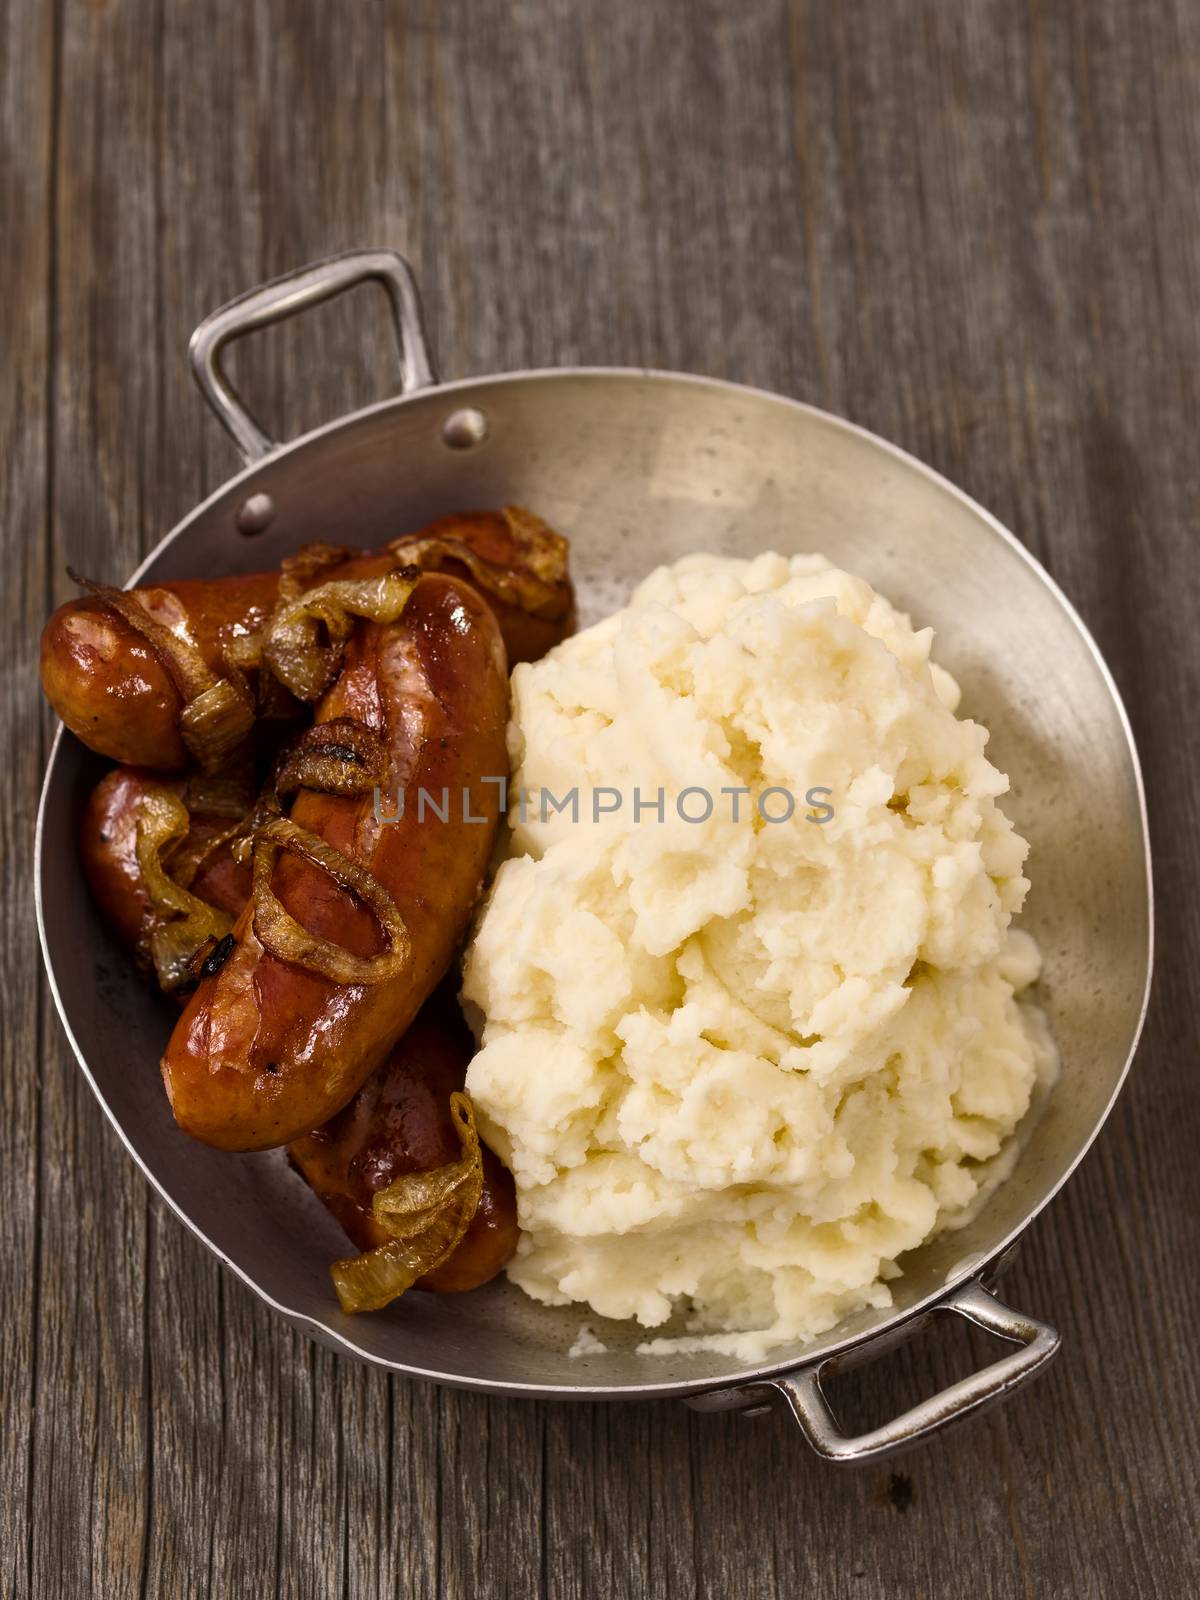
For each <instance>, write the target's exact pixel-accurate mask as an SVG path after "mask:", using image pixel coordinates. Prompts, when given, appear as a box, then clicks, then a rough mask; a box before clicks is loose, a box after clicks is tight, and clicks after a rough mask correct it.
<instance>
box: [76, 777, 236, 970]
mask: <svg viewBox="0 0 1200 1600" xmlns="http://www.w3.org/2000/svg"><path fill="white" fill-rule="evenodd" d="M151 785H153V786H155V787H166V788H170V789H172V790H174V792H175V793H176V794H180V795H181V794H182V793H183V791H184V787H185V784H184V780H183V779H182V778H176V779H174V780H169V779H168V780H165V781H164V779H163V776H162V774H161V773H157V772H144V771H141V770H140V769H139V768H137V767H115V768H114V769H113V771H112V772H109V773H107V774H106V775H105V776H104V777H103V778H101V780H100V782H99V783H98V784H97V785H96V787H95V788H94V789H93V790H92V793H91V795H90V796H89V798H88V802H87V805H86V806H85V807H84V811H83V817H82V818H81V820H80V824H79V853H80V858H81V860H82V862H83V874H84V877H85V878H86V879H87V883H88V887H89V889H90V890H91V891H92V897H93V899H94V900H95V902H96V904H97V905H98V906H99V908H100V911H101V912H102V914H103V915H104V917H105V919H106V921H107V922H108V923H109V924H110V925H111V927H112V928H113V930H114V932H115V933H116V935H117V937H118V938H119V939H120V940H121V941H122V942H123V943H124V944H127V945H129V946H130V947H131V948H133V949H138V948H139V947H140V946H141V945H142V944H143V941H144V940H145V937H146V935H147V934H148V933H149V931H150V924H151V920H152V907H151V904H150V898H149V895H148V894H147V892H146V885H145V882H144V881H143V878H142V871H141V867H140V866H139V865H138V859H137V825H138V815H139V811H140V809H141V802H142V798H143V796H144V795H145V793H146V791H147V789H148V788H149V787H150V786H151ZM227 826H228V821H227V819H224V818H221V817H210V816H203V815H195V816H193V818H192V825H191V831H190V832H189V834H188V838H187V843H188V845H189V846H191V845H199V844H202V843H203V842H204V841H205V840H207V839H211V838H213V837H214V836H215V835H216V834H217V833H219V832H222V831H223V830H224V829H225V828H227ZM190 888H191V892H192V893H193V894H194V895H196V896H197V898H198V899H200V900H207V901H208V903H209V904H210V905H214V906H216V907H218V909H219V910H221V911H227V912H229V913H230V915H231V916H237V915H238V913H239V912H240V911H241V910H242V908H243V907H244V906H245V904H246V901H247V900H248V899H249V897H250V869H249V865H248V864H242V865H239V864H238V863H237V862H236V861H235V860H234V858H233V855H232V853H231V851H230V850H229V849H228V848H223V849H217V850H214V851H213V853H212V855H211V856H209V857H208V858H207V859H206V860H203V861H202V862H201V865H200V867H199V868H198V870H197V872H196V876H195V878H194V879H193V880H192V883H191V885H190Z"/></svg>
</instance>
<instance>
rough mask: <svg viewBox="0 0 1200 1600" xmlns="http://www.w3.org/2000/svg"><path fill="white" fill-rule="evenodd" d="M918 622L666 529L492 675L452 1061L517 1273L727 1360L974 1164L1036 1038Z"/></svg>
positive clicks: (1028, 948) (970, 1181)
mask: <svg viewBox="0 0 1200 1600" xmlns="http://www.w3.org/2000/svg"><path fill="white" fill-rule="evenodd" d="M931 637H932V635H931V631H930V630H929V629H922V630H914V629H913V628H912V626H911V625H910V623H909V621H908V619H907V618H906V617H904V616H902V615H901V614H899V613H898V612H897V611H895V610H894V609H893V608H892V607H891V606H890V605H889V604H888V602H887V601H886V600H885V599H883V598H882V597H881V596H880V595H878V594H876V593H875V592H874V591H873V590H872V589H871V587H870V586H869V585H868V584H866V583H864V582H863V581H862V580H861V579H858V578H855V577H852V576H850V575H849V574H848V573H845V572H842V571H840V570H838V569H837V568H835V567H833V566H831V565H830V564H829V563H828V562H827V561H826V560H824V558H823V557H820V556H811V555H810V556H795V557H792V558H790V559H786V558H784V557H782V556H778V555H770V554H767V555H763V556H760V557H758V558H757V559H756V560H753V561H738V560H730V559H724V558H719V557H716V556H710V555H695V556H689V557H687V558H686V559H684V560H682V561H680V562H678V563H677V564H676V565H675V566H673V567H669V568H662V569H660V570H659V571H657V572H655V573H653V574H652V575H651V576H650V577H649V578H648V579H647V580H646V581H645V582H644V583H643V584H642V585H641V586H640V588H639V589H638V590H637V591H636V593H635V594H634V596H633V598H632V600H631V602H630V604H629V605H628V607H627V608H626V609H625V610H623V611H621V612H619V613H617V614H616V615H615V616H612V617H610V618H608V619H607V620H606V621H604V622H602V623H600V624H598V625H597V626H595V627H593V628H589V629H588V630H587V631H586V632H583V633H580V634H578V635H577V636H576V637H575V638H573V639H569V640H567V641H566V643H564V644H562V645H560V646H559V647H558V648H557V649H556V650H554V651H553V652H552V653H551V654H550V655H549V656H547V657H546V658H545V659H544V660H542V661H540V662H537V663H536V664H533V665H524V666H518V667H517V669H516V671H515V672H514V674H513V695H514V710H513V719H512V723H511V725H510V728H509V742H510V755H511V758H512V766H513V772H514V780H513V793H512V797H511V798H512V805H511V809H510V813H509V834H508V839H507V856H508V858H507V859H506V860H505V861H504V862H503V864H502V865H501V866H500V868H499V870H498V872H497V874H496V878H495V882H494V884H493V887H492V890H491V893H490V896H489V898H488V900H487V902H486V905H485V907H484V910H483V913H482V915H481V917H480V919H479V922H478V925H477V929H476V932H475V935H474V938H473V941H472V943H471V946H470V949H469V952H468V956H467V961H466V966H465V975H464V999H465V1001H466V1002H467V1004H468V1010H469V1011H471V1012H472V1013H473V1015H474V1016H475V1018H476V1021H477V1023H478V1024H479V1026H480V1028H481V1048H480V1050H479V1052H478V1054H477V1055H476V1057H475V1059H474V1061H473V1063H472V1065H471V1068H470V1072H469V1075H468V1079H467V1087H468V1089H469V1090H470V1093H471V1095H472V1097H473V1099H474V1102H475V1106H476V1108H477V1111H478V1114H479V1118H480V1124H481V1127H482V1129H483V1132H484V1134H485V1137H486V1138H487V1139H488V1142H489V1143H490V1144H491V1145H492V1147H493V1148H494V1149H495V1150H496V1151H497V1152H498V1153H499V1154H500V1156H501V1157H502V1159H503V1160H504V1161H506V1162H507V1164H508V1165H509V1166H510V1167H511V1169H512V1172H513V1175H514V1177H515V1179H516V1185H517V1197H518V1207H519V1218H520V1223H521V1227H522V1229H523V1234H522V1238H521V1243H520V1247H519V1250H518V1253H517V1255H516V1258H515V1259H514V1261H513V1263H512V1264H511V1266H510V1268H509V1274H510V1276H511V1277H512V1278H513V1279H514V1280H515V1281H516V1282H517V1283H518V1284H519V1285H520V1286H521V1287H522V1288H523V1289H525V1290H526V1291H527V1292H528V1293H529V1294H531V1295H533V1296H534V1297H535V1298H536V1299H538V1300H542V1301H546V1302H549V1303H552V1304H563V1303H566V1302H572V1301H579V1302H586V1303H587V1304H588V1305H590V1306H591V1307H592V1308H593V1310H594V1311H596V1312H597V1313H599V1314H600V1315H602V1316H605V1317H636V1318H637V1319H638V1321H639V1322H641V1323H642V1324H644V1325H646V1326H647V1327H655V1326H658V1325H661V1324H662V1323H663V1322H665V1321H666V1320H667V1319H668V1317H670V1316H671V1315H672V1314H673V1313H674V1312H676V1311H678V1310H680V1309H686V1311H687V1312H688V1316H689V1321H688V1326H689V1329H690V1330H691V1331H690V1332H689V1333H688V1334H687V1335H685V1336H683V1337H682V1338H673V1339H671V1340H670V1341H664V1340H656V1341H651V1342H650V1343H649V1344H648V1345H647V1346H646V1347H645V1348H648V1349H652V1350H653V1349H657V1348H660V1347H662V1346H664V1345H668V1344H669V1347H670V1348H671V1349H676V1350H677V1349H679V1348H681V1346H682V1347H683V1348H702V1349H709V1350H717V1351H722V1352H725V1353H728V1354H731V1355H734V1356H735V1357H739V1358H741V1359H746V1360H753V1359H757V1358H760V1357H761V1356H762V1354H763V1353H764V1352H765V1351H767V1350H769V1349H770V1348H771V1347H772V1346H774V1345H777V1344H780V1343H783V1342H788V1341H793V1340H796V1339H800V1338H806V1337H810V1336H813V1335H816V1334H819V1333H821V1332H823V1331H824V1330H826V1329H828V1328H830V1327H832V1326H833V1325H834V1324H835V1323H837V1322H838V1321H840V1320H841V1319H842V1318H843V1317H845V1316H847V1315H848V1314H850V1313H851V1312H853V1311H856V1310H858V1309H859V1308H861V1307H864V1306H877V1307H883V1306H887V1305H888V1304H889V1303H890V1291H889V1289H888V1287H887V1283H888V1280H889V1279H890V1278H894V1277H895V1276H896V1275H897V1273H898V1270H899V1269H898V1268H897V1266H896V1258H897V1257H898V1256H899V1255H900V1254H901V1253H902V1252H903V1251H906V1250H910V1249H912V1248H913V1247H914V1246H916V1245H919V1244H920V1243H921V1242H922V1241H923V1240H925V1239H927V1238H929V1237H930V1235H931V1234H933V1233H934V1232H936V1231H937V1230H938V1229H939V1228H941V1227H944V1226H946V1225H947V1224H948V1223H950V1222H953V1221H954V1220H955V1219H956V1218H958V1219H961V1217H962V1215H963V1214H964V1212H965V1211H966V1210H967V1208H968V1207H970V1206H971V1205H972V1203H973V1202H974V1201H976V1200H977V1197H978V1196H979V1194H980V1192H981V1190H982V1189H983V1187H984V1186H985V1185H987V1184H988V1183H989V1181H992V1180H993V1179H994V1176H995V1174H996V1172H997V1170H998V1163H999V1162H1000V1161H1001V1160H1002V1159H1003V1153H1004V1151H1005V1149H1006V1141H1008V1140H1009V1139H1010V1136H1011V1135H1012V1133H1013V1130H1014V1129H1015V1128H1016V1126H1017V1124H1018V1122H1019V1121H1020V1119H1021V1117H1022V1116H1023V1115H1024V1113H1025V1111H1026V1110H1027V1108H1028V1107H1029V1104H1030V1099H1031V1096H1032V1094H1033V1091H1034V1088H1035V1085H1036V1084H1037V1083H1038V1081H1039V1080H1040V1079H1043V1078H1045V1077H1046V1076H1047V1075H1048V1074H1049V1073H1050V1071H1051V1070H1052V1065H1053V1059H1054V1055H1053V1047H1052V1045H1051V1043H1050V1041H1049V1038H1048V1036H1047V1034H1046V1031H1045V1028H1044V1025H1043V1024H1042V1022H1041V1020H1040V1017H1039V1015H1038V1013H1036V1012H1035V1011H1034V1010H1033V1008H1032V1007H1030V1006H1028V1005H1026V1004H1024V1003H1022V1002H1019V1001H1018V999H1017V996H1018V995H1019V994H1020V992H1021V991H1022V990H1023V989H1025V988H1026V987H1027V986H1028V985H1029V984H1030V983H1032V982H1033V980H1034V979H1035V978H1036V977H1037V973H1038V955H1037V951H1036V948H1035V946H1034V945H1033V942H1032V940H1031V939H1030V938H1029V937H1028V936H1027V935H1024V934H1020V933H1017V932H1016V931H1014V930H1010V928H1009V923H1010V920H1011V918H1012V916H1013V914H1014V912H1016V911H1018V910H1019V909H1020V906H1021V903H1022V901H1023V899H1024V897H1025V893H1026V890H1027V888H1028V883H1027V881H1026V879H1025V878H1024V877H1023V876H1022V870H1021V869H1022V866H1023V863H1024V860H1025V856H1026V852H1027V846H1026V844H1025V842H1024V840H1022V839H1021V838H1019V837H1018V835H1017V834H1016V833H1015V832H1014V830H1013V828H1012V825H1011V824H1010V823H1009V821H1008V820H1007V818H1006V817H1005V816H1004V814H1003V813H1002V812H1001V811H1000V809H999V808H998V806H997V804H996V800H997V797H998V796H1000V795H1002V794H1003V793H1004V792H1005V790H1006V788H1007V787H1008V783H1007V779H1006V778H1005V777H1004V775H1003V774H1002V773H1000V772H998V771H997V770H996V768H995V767H994V766H992V765H991V764H990V763H989V762H988V760H987V758H986V757H985V755H984V747H985V744H986V742H987V732H986V730H985V729H983V728H981V727H980V726H978V724H976V723H974V722H970V721H966V720H959V719H958V718H956V716H955V714H954V712H955V708H956V706H957V703H958V697H959V696H958V689H957V686H956V685H955V683H954V681H953V680H952V679H951V678H950V676H949V675H948V674H947V673H946V672H944V671H942V670H941V669H940V668H939V667H937V666H935V665H933V664H932V663H931V662H930V659H929V648H930V642H931ZM572 795H574V800H573V801H572ZM789 803H790V805H791V810H790V814H789ZM830 813H832V815H830Z"/></svg>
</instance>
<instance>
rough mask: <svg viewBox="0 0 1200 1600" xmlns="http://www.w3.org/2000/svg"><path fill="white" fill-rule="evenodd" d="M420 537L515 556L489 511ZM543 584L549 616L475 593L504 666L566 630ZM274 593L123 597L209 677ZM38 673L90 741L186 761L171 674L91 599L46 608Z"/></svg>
mask: <svg viewBox="0 0 1200 1600" xmlns="http://www.w3.org/2000/svg"><path fill="white" fill-rule="evenodd" d="M431 538H433V539H449V540H456V541H459V542H460V543H461V544H463V545H465V546H466V547H468V549H469V550H470V551H471V552H472V553H473V554H474V555H475V556H477V557H478V558H479V559H480V560H481V561H485V562H487V563H489V564H490V565H491V566H493V567H495V568H496V569H498V570H499V571H501V572H503V571H507V570H510V569H513V568H514V566H515V564H516V563H518V560H519V556H520V550H519V546H518V542H517V537H516V535H515V533H514V530H513V526H512V523H511V521H510V520H509V519H507V518H506V517H505V516H503V515H501V514H500V513H498V512H491V511H479V512H466V513H463V514H462V515H459V516H452V517H443V518H441V519H440V520H439V521H437V522H434V523H431V524H430V525H429V526H428V527H426V528H423V529H422V530H421V531H420V532H419V533H417V534H414V535H412V538H411V540H408V539H406V540H404V541H403V543H404V544H409V543H413V544H415V543H417V542H418V541H421V540H426V539H431ZM402 557H403V550H402V548H400V546H399V545H398V546H397V550H395V551H388V550H383V551H364V552H363V553H362V554H360V555H357V556H353V557H351V558H350V559H349V560H347V561H345V562H344V563H342V564H341V565H339V566H336V567H333V568H329V569H326V570H325V571H323V572H321V573H320V574H319V575H318V576H317V577H314V579H313V580H312V581H313V582H324V581H327V580H329V579H352V578H368V577H376V576H378V575H380V574H381V573H384V572H388V571H390V570H391V569H392V568H394V567H395V566H396V565H397V564H398V559H402ZM444 570H445V571H446V572H447V573H449V574H450V575H452V576H455V577H458V578H460V579H461V580H462V581H463V582H465V583H468V584H472V585H473V586H475V587H478V585H477V584H474V580H473V579H472V577H471V575H470V573H469V572H468V571H467V569H466V567H464V566H463V565H462V564H461V563H460V562H456V561H453V560H449V561H447V562H445V564H444ZM554 588H555V595H554V598H553V600H552V603H551V604H550V606H549V608H548V609H549V612H550V613H552V614H550V615H542V614H535V613H533V612H530V611H527V610H525V609H523V608H522V607H521V606H520V605H518V604H516V603H515V602H513V601H512V600H508V599H505V598H503V597H501V596H500V595H497V594H494V593H491V592H488V593H485V594H484V599H485V600H486V602H487V604H488V605H489V606H490V607H491V609H492V611H493V612H494V613H495V615H496V620H497V621H498V622H499V624H500V630H501V632H502V634H503V635H504V643H505V648H506V650H507V652H508V662H509V666H510V667H512V666H515V665H516V663H517V662H518V661H533V660H536V659H537V658H538V657H539V656H542V655H544V654H545V653H546V651H547V650H549V649H550V647H551V646H552V645H555V644H557V643H558V641H559V640H560V639H563V638H565V637H566V636H567V634H569V633H570V632H571V630H572V628H573V627H574V621H575V605H574V594H573V591H572V589H571V585H570V582H569V580H568V579H567V578H566V576H565V572H564V575H563V576H562V578H561V580H560V581H559V582H558V583H557V584H556V585H555V586H554ZM278 589H279V573H278V572H256V573H251V574H249V575H248V576H239V577H227V578H183V579H179V580H177V581H175V582H172V583H164V584H159V585H155V586H153V587H149V588H142V589H136V590H134V593H135V594H136V595H137V597H138V599H139V601H140V603H141V604H142V605H143V606H144V607H145V609H146V610H147V611H148V612H149V613H150V615H151V616H152V617H153V618H154V619H155V620H156V621H159V622H161V623H163V624H164V625H165V626H166V627H168V628H169V629H170V630H171V632H172V633H174V634H176V635H177V636H178V637H179V638H180V639H183V640H185V641H186V642H188V643H190V644H193V645H195V647H196V649H197V650H198V651H199V653H200V656H201V657H202V658H203V661H204V664H205V666H207V667H208V668H209V669H210V670H211V671H212V672H214V673H215V674H217V675H218V676H220V675H221V674H222V673H223V671H224V670H225V652H226V651H227V650H228V649H229V647H230V646H231V645H232V644H234V643H235V641H237V640H238V639H245V638H247V637H249V636H250V635H252V634H253V633H254V632H255V631H256V630H257V629H259V628H261V627H262V625H263V623H264V622H265V621H266V619H267V618H268V617H269V615H270V613H271V609H272V607H273V606H274V604H275V598H276V595H277V593H278ZM480 592H481V593H482V592H483V591H480ZM41 675H42V688H43V690H44V691H45V694H46V698H47V700H49V702H50V704H51V706H52V707H53V709H54V711H55V712H56V713H57V715H58V716H59V717H61V719H62V721H63V722H64V723H65V724H66V725H67V727H68V728H69V729H70V730H71V732H72V733H73V734H75V736H76V737H77V738H79V739H81V740H82V741H83V743H84V744H86V745H87V746H88V747H89V748H90V749H92V750H95V751H97V752H98V753H99V754H100V755H103V756H108V757H110V758H111V759H112V760H114V761H119V762H123V763H127V764H129V765H131V766H142V767H153V768H156V769H160V770H162V771H164V772H170V771H178V770H180V769H182V768H183V767H185V766H186V765H187V764H188V753H187V750H186V749H185V747H184V744H183V740H182V738H181V735H180V729H179V713H180V711H181V710H182V709H183V699H182V696H181V694H180V692H179V689H178V688H177V687H176V684H175V681H174V679H173V678H172V676H171V674H170V672H169V671H168V669H167V666H166V665H165V663H164V662H163V661H162V660H161V659H160V657H159V656H158V654H157V653H156V652H155V650H154V649H153V647H152V646H151V645H150V644H149V643H147V641H146V640H145V639H143V638H142V637H141V635H140V634H139V633H137V632H136V630H135V629H134V628H133V627H131V626H130V624H129V623H128V622H127V621H126V620H125V619H124V618H123V617H121V616H119V615H118V614H117V613H116V612H115V611H113V610H112V609H111V607H109V606H107V605H105V604H104V602H103V601H102V600H98V599H93V598H84V599H78V600H68V601H67V602H66V604H65V605H61V606H59V608H58V610H57V611H55V612H54V613H53V615H52V616H51V617H50V619H49V621H48V622H47V623H46V626H45V628H44V629H43V632H42V642H41Z"/></svg>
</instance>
